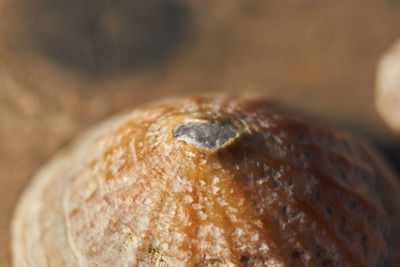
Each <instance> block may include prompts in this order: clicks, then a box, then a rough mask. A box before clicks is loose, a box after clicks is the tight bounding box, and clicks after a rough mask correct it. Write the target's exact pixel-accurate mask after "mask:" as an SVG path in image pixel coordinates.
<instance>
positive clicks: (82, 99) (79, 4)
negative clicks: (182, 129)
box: [0, 0, 400, 266]
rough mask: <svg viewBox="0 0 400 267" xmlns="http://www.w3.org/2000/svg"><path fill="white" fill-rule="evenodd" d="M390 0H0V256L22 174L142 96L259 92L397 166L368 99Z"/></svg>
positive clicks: (394, 144)
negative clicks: (350, 134)
mask: <svg viewBox="0 0 400 267" xmlns="http://www.w3.org/2000/svg"><path fill="white" fill-rule="evenodd" d="M399 37H400V1H398V0H382V1H378V0H362V1H361V0H345V1H344V0H337V1H311V0H280V1H259V0H224V1H211V0H202V1H198V0H119V1H110V0H35V1H33V0H12V1H11V0H0V266H9V265H10V250H9V240H10V237H9V223H10V218H11V215H12V211H13V208H14V205H15V203H16V201H17V199H18V196H19V194H20V193H21V192H22V190H23V188H24V186H25V185H26V184H27V182H28V181H29V179H30V178H31V177H32V175H33V174H34V173H35V172H36V171H37V170H38V168H39V167H40V166H41V165H42V164H43V163H44V162H45V161H46V160H47V159H49V157H51V155H52V154H54V153H55V152H56V151H57V150H59V149H60V148H61V147H63V146H65V145H66V144H67V143H68V142H70V141H71V140H72V138H73V137H75V136H76V135H77V134H78V133H79V132H81V131H83V130H85V129H87V128H88V127H90V126H91V125H93V124H95V123H96V122H98V121H100V120H102V119H104V118H106V117H108V116H110V115H112V114H115V113H118V112H121V111H124V110H127V109H129V108H132V107H135V106H137V105H140V104H142V103H146V102H149V101H154V100H159V99H164V98H167V97H170V96H186V95H198V94H211V93H228V94H233V95H238V94H251V95H264V96H268V97H270V98H271V99H274V100H277V101H280V102H283V103H287V104H289V105H291V106H294V107H296V108H298V109H300V110H304V112H306V113H310V114H311V115H312V116H315V117H318V118H320V119H321V120H323V121H326V122H328V123H329V124H331V125H333V126H334V127H339V128H346V129H350V130H351V131H354V132H356V133H358V134H362V135H364V136H365V137H366V138H368V139H370V140H371V141H372V142H373V143H375V144H376V145H377V146H378V147H379V148H380V149H381V150H382V151H383V153H384V154H385V155H386V157H387V158H388V159H390V160H391V161H392V163H393V166H394V167H399V166H400V163H399V153H398V151H400V148H399V147H400V139H399V137H398V136H397V137H396V135H395V134H394V132H392V131H391V130H390V129H389V128H388V127H387V126H386V125H385V123H384V122H383V120H382V119H381V118H380V116H379V115H378V113H377V111H376V109H375V106H374V96H375V93H374V87H375V78H376V67H377V62H378V60H379V58H380V57H381V56H382V54H383V53H384V52H385V51H387V50H388V49H389V48H390V47H391V46H392V44H393V43H394V41H395V40H396V39H397V38H399Z"/></svg>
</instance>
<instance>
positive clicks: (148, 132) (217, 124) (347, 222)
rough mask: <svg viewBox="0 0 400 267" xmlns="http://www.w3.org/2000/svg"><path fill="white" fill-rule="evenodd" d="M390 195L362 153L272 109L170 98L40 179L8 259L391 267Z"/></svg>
mask: <svg viewBox="0 0 400 267" xmlns="http://www.w3.org/2000/svg"><path fill="white" fill-rule="evenodd" d="M399 193H400V188H399V185H398V183H397V181H396V179H395V177H394V176H393V175H392V173H391V172H390V171H389V170H388V168H387V166H386V165H384V164H383V163H382V161H381V160H380V159H379V157H378V155H377V153H376V152H375V151H374V150H373V149H372V148H371V147H370V146H369V145H367V144H366V143H365V142H363V141H362V140H360V139H359V138H354V137H352V136H350V135H348V134H344V133H341V132H337V131H332V130H329V129H327V128H326V127H322V126H318V125H316V124H313V123H311V122H309V119H306V118H305V117H304V116H301V115H298V113H297V112H292V111H288V110H287V109H286V108H284V107H282V106H280V105H277V104H273V103H270V102H268V101H267V100H262V99H229V98H216V99H210V98H193V99H180V100H171V101H167V102H164V103H160V104H157V105H150V106H146V107H142V108H139V109H137V110H135V111H133V112H130V113H127V114H124V115H120V116H117V117H114V118H112V119H111V120H109V121H107V122H104V123H102V124H100V125H99V126H98V127H95V128H94V129H92V130H90V131H88V132H87V133H86V134H84V135H82V136H81V137H80V138H78V139H77V141H76V142H74V143H73V144H72V145H70V146H69V147H68V148H66V149H64V150H63V151H61V152H59V153H58V154H57V155H56V156H55V157H54V158H53V159H52V160H51V161H50V162H49V163H48V164H46V166H44V167H43V168H42V169H41V170H40V171H39V173H38V174H37V175H36V176H35V177H34V178H33V180H32V182H31V184H30V185H29V187H28V188H27V189H26V191H25V192H24V193H23V196H22V198H21V200H20V202H19V204H18V207H17V209H16V212H15V216H14V220H13V224H12V241H13V242H12V249H13V261H14V266H18V267H24V266H197V267H200V266H201V267H203V266H276V267H277V266H282V267H283V266H383V265H386V266H395V263H396V261H397V260H399V258H398V257H399V256H398V251H399V248H400V247H399V229H398V226H399V224H400V216H399V214H400V210H399V209H400V207H399V206H398V205H396V204H397V203H400V198H399V195H400V194H399ZM396 256H397V259H396Z"/></svg>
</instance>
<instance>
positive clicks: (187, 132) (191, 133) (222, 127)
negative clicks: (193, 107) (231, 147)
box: [174, 121, 239, 150]
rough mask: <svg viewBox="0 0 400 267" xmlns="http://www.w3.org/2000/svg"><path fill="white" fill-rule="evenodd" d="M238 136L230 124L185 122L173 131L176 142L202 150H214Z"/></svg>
mask: <svg viewBox="0 0 400 267" xmlns="http://www.w3.org/2000/svg"><path fill="white" fill-rule="evenodd" d="M238 135H239V134H238V128H237V127H236V126H235V125H233V124H232V123H222V124H220V123H213V122H205V121H187V122H184V123H183V124H181V125H178V126H177V127H175V129H174V138H175V139H176V140H182V141H184V142H186V143H187V144H191V145H194V146H195V147H197V148H200V149H204V150H216V149H218V148H220V147H222V146H223V145H224V144H225V143H226V142H228V141H229V140H231V139H232V138H235V137H237V136H238Z"/></svg>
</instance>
